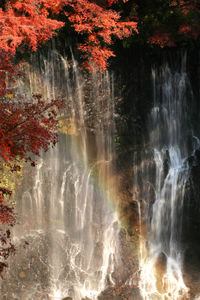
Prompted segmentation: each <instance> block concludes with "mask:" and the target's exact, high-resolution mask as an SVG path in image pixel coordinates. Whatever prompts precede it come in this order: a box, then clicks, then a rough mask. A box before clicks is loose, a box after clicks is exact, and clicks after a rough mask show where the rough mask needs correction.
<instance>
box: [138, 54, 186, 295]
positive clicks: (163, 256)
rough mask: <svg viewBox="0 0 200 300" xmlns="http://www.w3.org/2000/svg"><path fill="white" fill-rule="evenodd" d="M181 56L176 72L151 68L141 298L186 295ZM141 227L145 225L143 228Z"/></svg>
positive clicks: (142, 204) (183, 77)
mask: <svg viewBox="0 0 200 300" xmlns="http://www.w3.org/2000/svg"><path fill="white" fill-rule="evenodd" d="M185 59H186V57H184V58H183V68H182V70H181V71H180V72H173V71H172V70H170V68H169V67H168V65H165V66H163V67H161V68H160V69H153V71H152V78H153V87H154V106H153V108H152V111H151V115H150V117H149V121H148V126H149V127H148V128H149V137H150V147H151V149H152V154H151V155H150V156H151V158H149V157H148V154H147V152H148V151H147V152H146V153H145V152H144V154H143V165H140V172H141V174H143V175H141V176H143V184H145V185H146V187H143V192H142V197H143V198H142V199H139V201H138V207H139V219H140V224H141V232H140V235H141V238H140V249H139V252H140V253H139V255H140V283H139V287H140V291H141V296H142V298H143V299H144V300H171V299H173V300H180V299H189V294H188V293H189V289H188V288H187V286H186V285H185V283H184V279H183V273H182V268H183V258H184V249H182V245H181V233H182V216H183V203H184V194H185V185H186V180H187V177H188V171H189V166H188V163H187V158H188V156H189V154H190V151H191V149H188V137H190V136H191V132H190V129H188V108H187V102H186V99H187V93H188V90H189V92H190V93H191V89H190V86H189V80H188V78H187V75H186V73H185V70H184V66H185V61H184V60H185ZM190 96H191V95H190ZM145 159H146V160H147V161H146V162H145ZM149 160H150V161H151V163H149ZM152 161H154V164H152ZM137 168H139V167H137ZM150 170H153V171H151V172H150ZM153 177H155V180H154V182H153V180H152V178H153ZM135 180H136V179H135ZM150 182H151V183H150ZM152 182H153V183H152ZM135 183H137V182H135ZM137 184H138V183H137ZM145 214H146V215H145ZM144 224H145V225H144ZM142 226H143V227H144V226H145V227H146V228H147V229H146V230H145V232H144V229H143V228H142Z"/></svg>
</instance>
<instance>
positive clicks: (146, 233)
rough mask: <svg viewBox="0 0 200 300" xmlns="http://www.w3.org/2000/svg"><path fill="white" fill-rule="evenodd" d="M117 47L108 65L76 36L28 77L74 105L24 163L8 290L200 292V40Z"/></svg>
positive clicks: (118, 295) (49, 295)
mask: <svg viewBox="0 0 200 300" xmlns="http://www.w3.org/2000/svg"><path fill="white" fill-rule="evenodd" d="M58 48H59V47H58ZM118 51H119V53H118V58H117V59H116V60H115V62H114V63H113V65H112V71H111V72H110V73H106V74H103V75H99V74H92V75H90V76H88V75H86V74H84V73H82V72H81V71H80V70H79V67H78V65H79V63H78V62H77V60H76V59H75V58H74V56H76V55H75V54H73V51H71V50H70V49H69V47H68V46H66V50H65V51H63V50H62V51H60V50H58V49H57V48H56V46H55V45H53V46H51V47H50V49H48V50H47V49H46V50H44V51H41V52H40V53H38V54H36V56H34V57H32V58H31V60H30V67H29V68H28V69H27V70H26V72H27V79H26V81H25V83H22V85H21V87H20V89H22V90H24V93H25V94H26V96H27V97H31V93H33V92H34V93H35V92H38V93H42V94H44V95H45V97H47V98H48V97H49V98H52V97H57V96H60V97H62V98H64V99H65V101H66V104H67V106H66V111H65V113H64V114H63V116H61V126H60V143H59V144H58V145H57V146H56V148H55V149H52V150H51V151H50V152H49V153H47V154H42V156H41V158H40V159H39V161H38V165H37V166H36V167H35V168H32V169H30V167H26V168H25V170H24V179H23V182H22V184H21V186H20V187H19V190H18V195H17V198H18V204H17V212H18V215H19V224H18V225H17V226H16V228H15V231H14V235H15V241H16V244H17V253H16V256H15V257H13V258H11V260H10V262H9V264H10V267H9V269H8V271H7V274H6V281H5V282H3V283H2V286H1V288H2V299H9V300H10V299H22V300H27V299H31V300H32V299H36V300H37V299H63V298H64V297H71V298H72V299H75V300H82V299H84V300H86V299H87V300H88V299H91V300H94V299H99V300H121V299H126V300H140V299H145V300H154V299H156V300H157V299H158V300H160V299H161V300H162V299H174V300H175V299H177V300H178V299H188V297H189V299H195V297H196V296H197V295H198V294H199V293H200V288H199V286H200V284H199V283H200V272H199V266H200V256H199V253H200V251H199V250H200V248H199V247H200V234H199V232H200V221H199V220H200V218H199V214H200V205H199V201H200V190H199V178H200V177H199V176H200V154H199V152H200V143H199V137H200V101H199V100H200V91H199V81H200V63H199V50H198V49H193V50H190V51H185V50H184V49H181V50H159V51H156V52H155V51H152V50H151V49H150V48H148V47H143V48H141V47H136V48H132V49H120V48H119V49H118ZM64 52H65V53H64ZM163 195H164V196H163ZM162 197H163V198H162ZM163 203H164V204H163ZM169 203H170V205H168V204H169ZM162 204H163V205H162ZM159 212H160V213H159ZM160 216H161V218H160ZM163 226H165V227H163ZM166 228H167V229H166ZM174 233H175V234H174ZM26 242H27V243H28V244H26ZM157 246H158V247H157ZM174 249H175V251H173V250H174ZM152 257H153V258H154V259H153V260H152ZM148 264H150V267H151V271H152V274H153V270H154V271H155V276H153V278H151V274H149V273H148V269H146V266H148ZM170 272H171V273H170ZM169 274H170V275H169ZM145 276H147V277H145ZM158 277H160V278H164V280H165V282H166V283H165V285H166V286H167V285H170V288H171V286H172V288H171V290H170V288H169V289H168V288H166V287H163V286H162V282H161V281H162V280H160V278H158ZM151 279H152V282H151V284H150V285H149V284H147V281H150V280H151ZM170 280H171V281H170ZM169 283H170V284H169ZM189 289H190V291H189ZM177 293H178V295H177ZM163 295H164V296H165V298H163V297H164V296H163ZM184 297H185V298H184Z"/></svg>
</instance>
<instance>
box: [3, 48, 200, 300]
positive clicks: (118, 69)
mask: <svg viewBox="0 0 200 300" xmlns="http://www.w3.org/2000/svg"><path fill="white" fill-rule="evenodd" d="M148 51H150V49H148V50H147V49H138V48H135V49H129V50H124V49H120V55H119V56H118V62H116V63H115V65H114V66H113V69H114V74H115V75H114V76H115V80H114V82H115V95H114V98H115V99H114V100H115V111H114V114H113V115H112V116H113V118H114V120H115V124H116V126H115V135H114V136H112V145H113V144H115V147H114V148H115V150H116V151H115V153H114V151H113V157H112V160H113V161H112V164H113V166H114V170H113V172H112V174H109V176H110V178H109V185H110V186H111V185H112V183H113V182H117V183H118V186H117V188H118V190H117V196H116V195H115V196H116V202H117V203H118V204H117V207H118V214H119V220H120V222H121V224H120V229H119V232H118V249H117V252H118V256H117V257H118V261H117V263H116V264H115V268H114V269H113V271H112V274H111V276H110V277H109V276H108V278H106V281H107V284H106V288H105V290H104V291H102V293H101V294H100V295H99V297H98V300H141V295H140V293H139V289H138V281H139V258H138V256H139V236H140V234H141V233H142V234H143V235H144V236H146V233H147V224H146V223H147V222H148V221H149V220H146V223H144V224H143V227H142V228H140V224H139V209H138V208H139V206H140V207H141V208H142V207H143V205H144V202H148V204H149V207H150V209H151V207H152V204H153V203H154V200H155V190H154V184H155V163H154V160H153V154H152V153H151V151H146V149H148V150H149V138H148V130H149V128H148V115H149V113H150V111H151V108H152V105H153V85H152V73H151V72H152V70H151V68H152V65H154V64H157V65H161V64H163V63H165V62H166V61H168V63H169V64H170V67H171V68H172V69H173V70H175V69H176V67H177V65H180V60H179V59H177V58H178V57H179V56H180V53H179V51H177V52H176V51H174V50H172V51H169V52H165V51H162V52H159V54H152V53H151V54H147V52H148ZM198 59H199V58H198V55H197V51H196V50H194V51H193V52H191V53H189V54H188V64H187V72H188V76H189V78H190V81H191V82H192V88H193V95H188V102H190V101H191V99H193V100H192V101H191V105H190V106H191V116H192V117H191V123H192V126H193V129H194V135H196V136H199V135H200V134H199V132H200V101H199V100H198V99H199V96H200V95H199V89H198V82H199V80H200V68H198ZM194 60H195V61H196V66H194V63H193V61H194ZM72 75H73V76H75V75H74V74H71V77H72ZM98 80H99V81H100V78H98ZM98 80H97V81H98ZM85 82H86V84H85V87H84V93H83V94H84V98H85V99H84V100H85V104H84V105H85V106H84V110H85V111H88V115H87V116H86V120H85V124H86V132H87V134H86V135H87V143H88V144H90V145H91V147H90V149H89V153H88V157H89V159H88V162H89V164H91V165H92V163H94V161H95V157H96V156H97V152H98V151H99V149H98V146H99V145H98V143H97V142H96V140H97V136H96V135H97V129H98V128H99V127H100V128H101V129H103V130H104V131H105V132H104V133H105V136H107V134H108V131H109V128H110V126H111V124H112V121H113V120H112V118H110V116H109V115H108V114H107V113H108V110H107V106H106V105H105V103H107V101H109V99H108V97H109V95H108V94H107V93H103V92H102V88H103V84H102V85H100V88H99V90H100V92H99V94H98V99H97V100H99V101H100V102H98V103H99V107H98V106H97V105H96V106H95V105H94V103H93V99H94V98H92V97H91V98H90V94H91V90H92V88H93V82H92V80H91V79H89V80H87V78H85ZM60 84H61V85H63V81H62V80H60ZM77 95H78V93H77V94H76V96H77ZM72 105H75V111H76V109H77V107H78V105H79V99H78V97H77V99H76V101H75V104H74V102H73V101H71V102H70V104H69V110H70V109H71V106H72ZM94 106H95V107H94ZM67 117H69V116H67ZM78 117H79V116H78ZM96 119H97V120H98V122H99V123H98V122H96V121H97V120H96ZM100 121H101V122H102V123H106V124H103V125H102V124H101V122H100ZM190 125H191V124H189V125H188V126H190ZM99 137H100V135H99ZM101 138H102V136H101ZM104 140H106V142H105V143H108V144H109V141H108V140H107V139H103V141H104ZM81 142H83V141H81ZM191 143H192V142H191ZM71 144H73V142H72V141H71V142H70V146H71ZM63 149H64V148H62V149H61V151H60V152H61V153H60V155H62V154H63V153H64V152H65V151H66V149H64V150H63ZM105 152H106V151H105ZM106 158H107V157H106ZM108 158H109V156H108ZM107 161H108V159H107ZM188 162H189V164H190V176H189V178H188V182H187V189H186V194H185V200H184V201H185V202H184V203H185V205H184V215H183V223H184V226H183V234H182V244H183V249H184V251H185V262H184V280H185V283H186V285H188V286H189V287H190V288H191V290H192V292H191V295H192V297H194V296H196V295H197V294H198V293H200V271H199V270H200V267H199V266H200V218H199V215H200V204H199V203H200V185H199V180H200V148H199V149H197V150H196V152H195V153H194V155H193V156H191V157H190V158H188ZM54 165H56V163H55V164H54ZM146 168H148V171H149V173H148V176H147V177H145V172H144V170H145V169H146ZM168 169H169V153H168V152H167V151H166V153H165V160H164V170H165V174H167V173H168ZM45 172H46V173H45ZM45 172H44V173H45V174H44V182H43V185H46V189H45V193H44V194H45V197H46V198H48V193H49V191H50V186H51V176H49V174H50V173H49V170H48V168H46V171H45ZM93 172H94V173H95V172H96V173H97V174H98V170H96V169H95V168H93ZM69 174H70V176H71V177H72V178H71V182H68V193H70V192H71V193H72V195H75V194H76V193H73V192H74V190H75V187H76V181H75V180H74V181H73V179H74V178H73V176H75V175H74V173H73V171H72V172H71V173H69ZM25 175H26V179H25V181H26V185H28V186H30V191H28V192H29V193H32V192H33V191H32V190H31V189H32V188H31V182H32V181H31V172H29V171H27V173H26V174H25ZM32 176H35V175H33V174H32ZM63 178H64V176H63ZM76 179H77V180H78V177H77V178H76ZM59 180H61V179H59ZM93 181H95V174H94V178H93ZM143 182H146V184H143ZM54 184H56V182H54ZM41 188H42V187H41ZM104 188H105V187H104ZM61 189H62V185H60V186H59V189H58V190H59V191H60V190H61ZM35 190H36V191H37V190H38V185H36V188H35ZM147 191H148V193H147ZM96 193H97V192H96ZM27 194H28V193H27ZM145 194H148V199H146V198H145V196H144V195H145ZM70 195H71V194H70ZM46 198H45V203H46V202H47V204H46V207H45V210H46V214H45V213H42V216H41V222H42V223H43V225H44V227H45V229H46V228H48V222H47V221H48V210H49V207H48V201H46ZM28 200H30V199H29V198H28V196H27V197H25V199H24V201H28ZM76 201H77V199H76V198H75V197H74V198H73V197H71V198H70V199H69V201H68V202H67V203H66V206H67V207H66V209H67V208H69V217H68V218H67V220H66V221H65V222H66V224H65V225H67V226H66V227H67V228H68V227H70V226H71V227H74V226H75V224H74V215H73V211H74V210H75V207H74V205H75V204H74V203H75V202H76ZM71 202H72V203H73V204H70V203H71ZM99 202H100V201H99ZM99 202H98V201H96V203H95V209H94V214H95V215H94V219H95V220H98V218H100V217H101V216H99V207H100V205H101V203H99ZM138 204H139V205H138ZM30 205H32V207H30V208H29V209H33V208H34V203H30ZM59 205H60V204H59ZM70 205H71V206H70ZM88 207H89V205H88ZM102 215H103V213H102ZM27 219H28V220H30V216H28V218H27ZM51 221H53V223H54V225H55V227H56V226H57V223H58V226H60V228H61V229H62V227H61V225H62V224H61V225H60V223H59V222H60V220H57V219H56V218H55V219H54V218H52V219H51ZM56 222H57V223H56ZM36 225H37V224H36ZM90 225H91V224H90ZM100 225H101V226H103V224H100ZM115 225H116V224H115V223H114V224H113V227H115ZM29 226H30V224H29V223H28V222H27V223H25V224H23V230H24V232H26V231H27V233H28V232H29V229H30V228H29ZM95 226H96V227H95ZM98 226H99V225H98ZM98 226H97V225H96V223H95V222H94V224H93V227H92V229H91V227H90V230H91V231H89V234H91V237H90V238H91V239H92V238H94V236H98V234H99V231H100V227H101V226H99V227H98ZM140 230H141V232H140ZM84 231H87V230H84ZM116 231H117V230H116ZM62 234H63V233H62V230H60V232H59V234H58V237H59V236H60V235H62ZM73 239H74V240H72V242H74V241H76V239H77V240H80V231H77V232H75V234H74V237H73ZM51 240H52V236H51V233H48V232H47V233H46V234H43V233H42V234H41V233H40V232H39V234H37V235H36V236H35V239H32V237H31V236H30V240H29V241H28V242H29V244H30V245H29V246H30V249H31V250H30V251H29V250H28V249H29V246H27V247H26V249H24V242H25V240H23V239H22V241H21V242H20V245H19V250H18V251H20V252H21V254H22V255H21V257H20V260H18V261H16V260H15V259H13V261H11V262H12V263H13V268H11V271H10V274H11V276H12V281H9V282H8V285H3V286H2V295H7V290H8V289H10V290H13V289H14V290H15V291H16V292H17V294H18V296H19V299H20V300H26V299H27V298H26V299H25V298H23V297H24V294H23V293H22V288H21V290H20V287H23V286H25V285H26V286H27V287H28V288H29V289H30V290H31V288H32V282H33V281H34V282H35V283H36V285H38V286H39V288H38V290H37V294H35V295H36V297H38V299H48V295H47V294H48V291H46V286H48V284H49V283H48V273H49V268H50V267H49V261H48V257H47V256H48V253H47V251H46V249H48V250H49V249H50V248H51V246H52V245H51V243H52V242H51ZM62 242H63V246H62V248H61V249H60V248H59V244H58V248H56V249H58V250H59V251H60V252H62V253H65V252H64V251H66V249H67V247H68V245H69V244H70V243H72V242H71V241H70V240H68V237H67V236H66V237H65V238H64V239H63V238H62ZM72 244H73V243H72ZM88 249H89V247H88ZM102 249H103V244H102V240H100V239H98V241H96V244H95V245H94V249H93V253H94V255H93V259H94V262H95V266H96V268H97V267H98V268H100V267H101V261H102ZM75 250H76V249H75V247H74V248H73V249H72V250H71V251H72V252H70V251H68V252H66V253H67V254H66V255H65V259H66V261H67V262H68V261H70V258H71V256H72V255H73V254H74V252H75ZM49 251H50V250H49ZM27 252H28V256H26V258H24V257H23V256H25V253H26V254H27ZM83 252H84V249H83V251H82V252H80V253H79V254H78V255H76V256H75V260H74V261H73V263H74V264H75V265H76V264H77V265H79V266H81V264H79V262H80V261H81V260H83V262H84V257H83V256H84V255H83ZM70 263H71V261H70ZM70 263H68V264H66V265H65V267H64V268H63V270H62V273H61V275H60V278H59V280H61V281H62V280H63V281H64V282H66V284H67V283H68V281H70V280H71V278H73V279H74V281H75V280H76V274H75V272H74V270H71V271H70V270H69V267H68V266H69V265H70ZM165 267H166V257H165V255H164V254H162V255H160V257H159V261H158V265H157V266H156V268H157V269H158V270H159V272H160V273H163V272H164V271H165ZM96 273H97V272H96ZM66 274H67V275H66ZM80 274H81V276H80V281H81V280H82V282H83V278H84V275H85V274H84V272H82V273H80ZM94 274H95V272H94ZM95 275H96V274H95ZM67 276H69V277H67ZM41 283H42V284H41ZM70 288H71V290H70V292H66V293H64V294H63V296H65V295H69V296H68V297H65V298H63V299H62V300H77V299H75V298H74V297H73V288H74V287H73V285H72V286H71V287H70ZM44 291H45V292H46V294H44ZM9 295H10V294H9ZM42 297H43V298H42ZM45 297H46V298H45ZM5 299H8V298H5ZM191 299H193V298H191ZM84 300H93V299H92V297H91V298H85V299H84Z"/></svg>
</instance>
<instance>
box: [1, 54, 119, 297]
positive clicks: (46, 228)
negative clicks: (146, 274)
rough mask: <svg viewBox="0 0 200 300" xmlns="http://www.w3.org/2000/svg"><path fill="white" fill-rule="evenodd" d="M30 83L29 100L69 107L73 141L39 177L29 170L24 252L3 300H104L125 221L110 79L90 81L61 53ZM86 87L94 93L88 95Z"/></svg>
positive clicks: (44, 164) (47, 157) (21, 229)
mask: <svg viewBox="0 0 200 300" xmlns="http://www.w3.org/2000/svg"><path fill="white" fill-rule="evenodd" d="M38 65H39V66H40V68H39V67H38ZM28 81H29V89H27V87H26V92H25V87H24V93H25V94H26V96H27V97H30V94H31V93H42V95H44V96H46V97H47V98H56V97H58V96H61V97H62V98H65V99H66V103H67V111H66V115H64V116H63V118H62V120H61V123H62V128H61V132H64V133H65V134H64V133H61V134H60V142H59V144H58V145H57V146H56V147H55V148H54V149H51V150H50V151H49V152H48V153H45V154H42V155H41V158H40V159H39V160H38V164H37V166H36V168H35V170H30V168H26V167H25V170H24V181H23V183H22V187H21V194H19V195H18V197H19V198H20V200H19V201H18V205H17V213H18V215H19V217H20V220H19V225H17V226H16V228H15V233H14V235H15V242H16V244H17V245H18V250H17V254H16V256H15V257H14V258H11V260H10V262H9V265H10V268H9V270H8V272H7V274H6V282H5V283H2V287H1V288H2V291H1V295H2V297H5V299H20V300H28V299H30V300H33V299H34V300H35V299H38V300H39V299H55V300H56V299H63V298H64V297H67V296H70V297H72V298H73V299H75V300H81V299H86V298H87V299H97V296H98V295H99V294H100V293H101V292H102V291H103V290H104V289H105V288H106V286H107V285H108V284H109V285H112V284H114V279H113V278H112V273H113V271H114V267H115V264H116V261H117V248H118V232H119V227H118V218H117V214H116V213H115V212H114V209H113V208H112V203H111V196H112V195H111V194H112V193H113V195H114V182H112V186H111V184H110V188H109V181H110V180H111V171H112V167H111V166H112V163H113V162H112V155H113V152H114V147H113V142H114V122H113V113H114V103H113V86H112V84H111V79H110V76H109V75H108V74H104V75H100V74H95V75H93V76H92V77H91V78H90V79H88V78H87V79H84V78H83V77H81V75H80V73H79V70H78V66H77V63H76V61H75V59H74V58H73V57H72V61H71V63H69V62H68V61H67V59H66V58H65V57H62V56H61V55H60V54H58V53H57V52H56V51H55V50H53V51H50V52H49V54H48V58H44V57H42V56H40V57H39V63H38V58H37V59H34V61H33V64H32V67H31V66H30V67H29V71H28ZM41 82H42V84H41ZM84 83H85V84H86V85H88V86H92V90H90V89H89V88H88V90H87V91H85V90H84ZM85 93H87V95H85ZM92 110H93V111H92ZM88 115H90V118H89V119H88V120H87V118H88ZM93 132H95V135H96V138H95V135H94V133H93ZM91 136H92V138H91ZM24 243H29V245H26V246H25V247H24V245H25V244H24ZM3 299H4V298H3Z"/></svg>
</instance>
